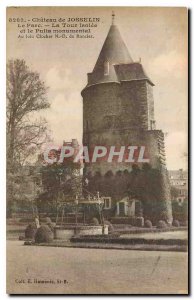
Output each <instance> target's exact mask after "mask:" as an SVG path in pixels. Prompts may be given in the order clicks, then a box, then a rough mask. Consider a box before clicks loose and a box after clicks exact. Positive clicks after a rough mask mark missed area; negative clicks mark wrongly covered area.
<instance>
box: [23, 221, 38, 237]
mask: <svg viewBox="0 0 194 300" xmlns="http://www.w3.org/2000/svg"><path fill="white" fill-rule="evenodd" d="M36 230H37V228H36V225H35V224H29V225H28V226H27V227H26V229H25V238H26V239H34V237H35V234H36Z"/></svg>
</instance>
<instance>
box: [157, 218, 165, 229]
mask: <svg viewBox="0 0 194 300" xmlns="http://www.w3.org/2000/svg"><path fill="white" fill-rule="evenodd" d="M166 227H167V224H166V222H165V221H163V220H160V221H158V224H157V228H166Z"/></svg>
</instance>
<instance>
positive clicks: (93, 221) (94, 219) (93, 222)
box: [91, 218, 99, 225]
mask: <svg viewBox="0 0 194 300" xmlns="http://www.w3.org/2000/svg"><path fill="white" fill-rule="evenodd" d="M91 224H93V225H99V221H98V219H97V218H92V220H91Z"/></svg>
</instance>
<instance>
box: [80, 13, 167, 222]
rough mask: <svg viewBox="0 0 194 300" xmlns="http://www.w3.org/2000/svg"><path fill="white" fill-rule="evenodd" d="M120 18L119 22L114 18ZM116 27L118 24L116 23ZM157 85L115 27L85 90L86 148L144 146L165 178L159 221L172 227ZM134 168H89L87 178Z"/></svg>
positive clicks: (99, 164)
mask: <svg viewBox="0 0 194 300" xmlns="http://www.w3.org/2000/svg"><path fill="white" fill-rule="evenodd" d="M113 18H114V16H113ZM113 21H114V20H113ZM153 86H154V84H153V82H152V81H151V80H150V78H149V77H148V76H147V74H146V72H145V71H144V68H143V66H142V64H141V62H140V61H139V62H134V61H133V60H132V58H131V56H130V54H129V52H128V49H127V47H126V45H125V43H124V41H123V39H122V37H121V35H120V32H119V30H118V28H117V26H116V25H114V24H112V25H111V27H110V30H109V32H108V35H107V37H106V40H105V42H104V44H103V47H102V49H101V52H100V54H99V57H98V59H97V62H96V64H95V66H94V69H93V71H92V72H91V73H88V83H87V85H86V87H85V88H84V89H83V90H82V92H81V94H82V97H83V144H84V145H87V146H88V147H89V149H92V148H93V147H94V146H96V145H105V146H107V147H110V146H112V145H115V146H116V147H119V146H123V145H138V146H141V145H144V146H145V147H146V149H147V151H148V156H149V158H150V164H151V166H152V167H153V168H155V169H157V170H159V172H160V177H161V184H160V191H159V194H160V201H161V203H160V204H162V205H159V206H161V207H162V208H161V209H160V211H159V212H158V218H160V217H162V218H165V219H166V220H167V221H168V222H171V219H172V214H171V202H170V187H169V181H168V174H167V170H166V166H165V146H164V134H163V132H162V130H157V129H156V123H155V119H154V99H153ZM131 168H132V164H130V163H125V162H122V163H117V162H112V163H109V162H106V161H100V162H96V163H91V164H90V163H87V164H85V167H84V174H85V176H87V174H88V173H90V174H92V175H95V173H96V172H100V173H101V174H102V175H105V174H106V173H107V171H109V170H111V171H112V172H113V174H115V173H116V172H118V171H124V170H126V169H127V170H129V171H130V170H131Z"/></svg>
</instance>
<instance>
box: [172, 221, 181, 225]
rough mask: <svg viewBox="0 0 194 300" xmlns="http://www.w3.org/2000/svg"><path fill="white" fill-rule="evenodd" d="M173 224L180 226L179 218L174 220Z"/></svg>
mask: <svg viewBox="0 0 194 300" xmlns="http://www.w3.org/2000/svg"><path fill="white" fill-rule="evenodd" d="M172 226H174V227H180V222H179V221H178V220H173V222H172Z"/></svg>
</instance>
